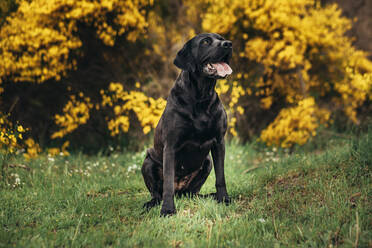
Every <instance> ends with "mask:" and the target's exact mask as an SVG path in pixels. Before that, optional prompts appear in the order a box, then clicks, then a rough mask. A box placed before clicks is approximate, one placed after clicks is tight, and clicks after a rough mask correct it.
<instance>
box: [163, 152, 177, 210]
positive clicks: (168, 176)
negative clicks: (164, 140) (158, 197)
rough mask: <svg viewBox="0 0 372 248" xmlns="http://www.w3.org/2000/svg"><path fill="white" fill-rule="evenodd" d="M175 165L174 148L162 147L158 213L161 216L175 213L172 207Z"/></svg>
mask: <svg viewBox="0 0 372 248" xmlns="http://www.w3.org/2000/svg"><path fill="white" fill-rule="evenodd" d="M175 166H176V159H175V152H174V149H172V148H168V147H167V146H166V147H164V150H163V178H164V182H163V205H162V207H161V211H160V214H161V215H162V216H167V215H172V214H174V213H176V208H175V207H174V170H175Z"/></svg>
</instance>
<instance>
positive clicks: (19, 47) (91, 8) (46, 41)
mask: <svg viewBox="0 0 372 248" xmlns="http://www.w3.org/2000/svg"><path fill="white" fill-rule="evenodd" d="M147 4H148V1H145V0H142V1H132V0H126V1H118V0H107V1H102V2H98V1H85V0H79V1H70V0H65V1H56V0H52V1H50V0H34V1H21V3H20V6H19V8H18V10H17V12H15V13H14V14H12V15H11V16H10V17H9V18H7V22H8V23H7V24H6V25H4V26H3V27H2V29H1V35H0V47H1V57H2V60H1V62H0V79H3V78H4V77H6V78H7V79H11V80H12V81H15V82H25V81H26V82H39V83H41V82H44V81H46V80H49V79H54V80H57V81H59V80H60V79H61V77H64V76H66V75H67V74H66V73H67V71H68V70H72V69H75V70H76V69H77V60H76V57H77V56H79V52H80V51H79V48H81V47H82V46H83V41H82V40H81V38H80V37H79V36H80V35H81V33H80V32H83V30H84V29H93V30H94V33H95V36H96V37H97V38H98V39H100V40H101V41H102V42H103V43H104V45H107V46H113V45H114V44H115V38H116V37H118V36H121V35H123V34H126V37H127V39H128V40H130V41H135V40H136V39H137V37H138V35H139V34H140V33H143V32H144V30H145V28H146V26H147V22H146V20H145V16H144V13H145V12H144V11H142V10H141V9H142V8H143V7H144V6H146V5H147ZM0 82H1V81H0Z"/></svg>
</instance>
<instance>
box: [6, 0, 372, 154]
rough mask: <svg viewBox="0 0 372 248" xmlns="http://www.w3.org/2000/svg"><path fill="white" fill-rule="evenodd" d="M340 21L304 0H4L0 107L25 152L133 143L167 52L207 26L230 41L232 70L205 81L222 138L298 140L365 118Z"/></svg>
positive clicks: (329, 7) (142, 131) (370, 78)
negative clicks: (212, 84)
mask: <svg viewBox="0 0 372 248" xmlns="http://www.w3.org/2000/svg"><path fill="white" fill-rule="evenodd" d="M226 6H229V8H226ZM351 27H352V20H350V19H347V18H345V17H343V16H342V14H341V9H340V8H339V7H338V6H337V5H336V4H325V3H321V2H319V1H315V0H301V1H296V2H293V1H289V0H288V1H286V0H283V1H274V0H265V1H262V0H254V1H235V0H218V1H217V0H216V1H210V0H208V1H207V0H199V1H165V0H159V1H156V2H153V1H145V0H138V1H137V0H136V1H134V0H125V1H117V0H105V1H85V0H81V1H69V0H64V1H54V0H53V1H49V0H48V1H46V0H33V1H13V0H8V1H4V2H2V4H1V35H0V54H1V57H2V60H1V61H0V92H1V95H0V101H1V107H0V110H1V112H2V116H4V117H5V116H8V117H7V120H8V121H9V122H11V123H13V124H16V123H17V122H19V123H20V124H22V125H23V126H24V127H25V129H27V132H26V133H25V134H24V136H25V138H26V139H27V138H29V139H30V140H31V139H32V141H29V146H26V147H29V148H31V150H35V149H33V147H32V146H31V143H32V144H34V145H37V146H39V148H40V149H41V150H42V149H46V148H48V147H58V148H61V146H62V145H63V144H65V149H74V148H75V149H82V150H84V151H86V152H95V151H97V150H100V149H107V148H108V147H110V146H111V147H113V148H114V149H122V148H123V147H128V145H130V146H132V147H133V148H137V149H138V148H141V147H142V146H143V144H144V142H145V141H146V140H148V137H150V136H149V134H151V130H152V129H153V128H154V127H155V126H156V124H157V121H158V119H159V117H160V115H161V111H162V109H163V108H164V106H165V100H164V99H166V96H167V94H168V92H169V89H170V87H171V86H172V84H173V82H174V79H175V77H176V76H177V73H178V71H177V69H176V68H175V66H173V65H172V61H173V58H174V55H175V53H176V52H177V50H178V49H179V48H180V47H181V46H182V44H183V43H184V42H185V41H186V40H187V39H189V38H190V37H192V36H194V35H195V34H196V33H200V32H217V33H220V34H221V35H223V36H225V37H226V38H227V39H230V40H232V41H233V43H234V56H233V61H232V67H233V69H234V71H235V73H234V74H233V76H232V77H231V78H229V79H227V80H221V81H220V83H219V85H218V87H217V91H218V93H219V94H220V97H221V98H222V99H223V101H224V104H225V107H226V109H227V111H228V114H229V123H230V124H229V125H230V129H229V135H230V136H236V137H238V138H239V139H240V140H242V141H247V140H252V139H255V138H257V137H259V138H260V140H261V141H262V142H264V143H266V144H267V145H269V146H272V145H274V146H277V147H284V148H285V147H288V148H290V147H293V146H294V145H303V144H305V143H306V142H308V141H309V140H310V139H311V138H312V137H314V136H315V135H317V132H318V128H319V127H320V126H328V125H330V124H332V125H334V126H337V128H338V129H339V130H342V129H344V128H345V127H346V126H350V125H359V126H363V125H366V123H369V121H368V120H367V119H368V116H370V113H371V97H372V94H371V92H372V62H371V61H370V60H368V58H367V56H368V54H367V53H366V52H364V51H361V50H358V49H357V48H355V47H354V46H353V37H350V36H348V35H347V32H348V31H349V30H350V28H351ZM8 114H10V115H8ZM134 137H135V142H133V140H134V139H133V138H134ZM66 142H68V143H66ZM67 144H68V145H69V146H70V148H67V147H66V146H67ZM26 152H27V149H26Z"/></svg>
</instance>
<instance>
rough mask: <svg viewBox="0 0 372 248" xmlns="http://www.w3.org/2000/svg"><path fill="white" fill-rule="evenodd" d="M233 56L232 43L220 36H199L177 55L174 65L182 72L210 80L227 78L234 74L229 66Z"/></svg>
mask: <svg viewBox="0 0 372 248" xmlns="http://www.w3.org/2000/svg"><path fill="white" fill-rule="evenodd" d="M231 55H232V42H231V41H229V40H225V39H224V38H223V37H222V36H220V35H218V34H213V33H207V34H199V35H197V36H195V37H194V38H192V39H191V40H189V41H188V42H186V44H185V45H184V46H183V48H182V49H181V50H180V51H179V52H178V53H177V56H176V58H175V59H174V64H175V65H176V66H177V67H178V68H180V69H182V70H185V71H189V72H193V73H195V72H197V73H201V74H203V75H205V76H207V77H210V78H216V79H218V78H225V77H227V76H228V75H230V74H231V73H232V69H231V67H230V66H229V60H230V58H231Z"/></svg>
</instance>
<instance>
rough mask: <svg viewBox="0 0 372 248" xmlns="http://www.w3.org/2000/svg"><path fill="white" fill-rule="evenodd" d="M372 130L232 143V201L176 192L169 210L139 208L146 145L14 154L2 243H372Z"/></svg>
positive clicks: (0, 211) (210, 187) (210, 186)
mask: <svg viewBox="0 0 372 248" xmlns="http://www.w3.org/2000/svg"><path fill="white" fill-rule="evenodd" d="M371 135H372V133H371V132H370V133H369V134H364V135H362V136H361V137H359V138H355V139H354V141H351V140H350V139H337V140H336V141H334V142H333V140H327V144H326V145H324V149H310V150H311V151H306V152H305V149H302V150H301V149H300V150H298V151H297V152H293V153H291V154H288V153H285V152H284V151H272V150H267V149H264V148H260V147H257V146H256V145H249V144H248V145H245V146H242V145H238V144H234V143H231V144H229V145H228V146H227V154H226V173H225V174H226V181H227V187H228V192H229V194H230V196H231V198H232V200H233V203H232V204H231V205H229V206H225V205H221V204H217V203H216V201H214V200H213V199H208V198H207V199H205V198H204V199H202V198H192V199H189V198H179V199H176V201H175V203H176V208H177V214H176V215H174V216H171V217H167V218H162V217H160V207H156V208H153V209H152V210H151V211H149V212H144V210H143V209H142V205H143V204H144V203H145V202H146V201H148V200H149V199H150V195H149V193H148V192H147V190H146V188H145V185H144V183H143V180H142V176H141V172H140V167H141V164H142V161H143V158H144V152H141V153H136V154H121V153H120V154H119V153H114V154H112V155H111V156H109V157H107V156H102V155H97V156H86V155H82V154H75V155H71V156H69V157H56V158H50V157H47V156H42V157H40V159H37V160H33V161H31V162H27V161H24V160H23V159H22V158H21V157H19V158H16V159H15V160H14V161H13V162H12V163H13V164H14V166H15V168H9V169H8V171H7V173H8V175H9V177H10V179H11V183H10V185H9V186H7V187H6V188H2V189H1V191H0V247H13V246H14V247H53V246H57V247H104V246H112V247H338V246H339V247H371V246H372V215H371V212H372V201H371V200H372V198H371V193H372V183H371V174H372V173H371V165H372V154H371V151H372V139H371ZM20 165H26V166H27V167H29V168H30V170H25V169H23V168H21V167H19V166H20ZM16 178H18V179H16ZM214 182H215V179H214V172H212V174H211V176H210V178H209V179H208V181H207V182H206V184H205V185H204V186H203V188H202V192H201V193H205V194H206V193H211V192H214V191H215V188H214Z"/></svg>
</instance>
